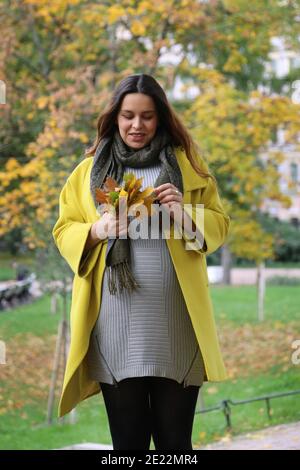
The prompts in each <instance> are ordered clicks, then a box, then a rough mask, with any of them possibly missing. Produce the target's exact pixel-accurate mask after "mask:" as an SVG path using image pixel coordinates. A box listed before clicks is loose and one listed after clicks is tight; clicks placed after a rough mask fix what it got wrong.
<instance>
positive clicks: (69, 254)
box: [52, 179, 103, 277]
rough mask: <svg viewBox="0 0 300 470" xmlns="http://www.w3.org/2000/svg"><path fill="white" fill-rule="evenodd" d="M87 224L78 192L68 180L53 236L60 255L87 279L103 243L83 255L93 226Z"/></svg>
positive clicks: (62, 193) (60, 200)
mask: <svg viewBox="0 0 300 470" xmlns="http://www.w3.org/2000/svg"><path fill="white" fill-rule="evenodd" d="M92 224H93V223H92V222H87V221H86V220H85V217H84V211H83V210H82V207H81V204H80V202H79V200H78V197H77V194H76V191H75V190H74V187H73V186H72V183H71V182H70V180H69V179H68V180H67V182H66V183H65V185H64V187H63V189H62V191H61V193H60V197H59V217H58V220H57V222H56V223H55V225H54V227H53V230H52V235H53V238H54V241H55V244H56V246H57V248H58V250H59V252H60V254H61V255H62V256H63V258H65V260H66V261H67V263H68V264H69V266H70V268H71V269H72V271H73V272H74V274H77V275H78V276H79V277H86V276H88V275H89V273H90V272H91V270H92V269H93V267H94V265H95V263H96V261H97V258H98V255H99V253H100V250H101V247H102V245H103V242H101V241H100V242H99V243H98V244H97V245H96V246H95V247H93V248H92V249H91V250H89V251H88V252H87V253H85V255H83V250H84V246H85V243H86V240H87V237H88V234H89V231H90V228H91V226H92Z"/></svg>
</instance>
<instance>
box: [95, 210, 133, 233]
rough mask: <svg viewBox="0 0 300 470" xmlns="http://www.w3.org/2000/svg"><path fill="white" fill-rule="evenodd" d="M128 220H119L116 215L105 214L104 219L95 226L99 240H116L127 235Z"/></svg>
mask: <svg viewBox="0 0 300 470" xmlns="http://www.w3.org/2000/svg"><path fill="white" fill-rule="evenodd" d="M127 229H128V225H127V219H126V217H125V218H121V219H120V220H119V218H118V217H116V215H115V214H112V213H110V212H105V213H104V214H103V215H102V217H101V218H100V219H99V220H97V222H95V223H94V224H93V231H94V233H95V234H96V237H97V238H98V239H99V240H105V239H106V238H116V237H120V236H122V235H125V234H127Z"/></svg>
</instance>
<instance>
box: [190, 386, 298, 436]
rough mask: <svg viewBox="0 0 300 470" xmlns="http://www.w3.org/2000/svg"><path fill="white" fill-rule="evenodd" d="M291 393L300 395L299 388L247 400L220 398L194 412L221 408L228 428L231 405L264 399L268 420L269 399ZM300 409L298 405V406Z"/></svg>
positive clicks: (270, 416)
mask: <svg viewBox="0 0 300 470" xmlns="http://www.w3.org/2000/svg"><path fill="white" fill-rule="evenodd" d="M291 395H300V390H293V391H289V392H283V393H272V394H270V395H263V396H261V397H254V398H250V399H248V400H231V399H230V398H229V399H226V400H222V401H221V402H220V403H219V404H218V405H215V406H212V407H209V408H203V409H200V410H196V411H195V414H198V413H209V412H210V411H218V410H221V411H222V412H223V414H224V417H225V421H226V428H227V429H228V430H230V429H232V423H231V412H232V407H233V406H239V405H246V404H248V403H253V402H257V401H264V402H265V405H266V411H267V414H268V418H269V420H271V419H272V415H271V406H270V401H271V400H274V399H275V398H281V397H288V396H291ZM299 409H300V407H299Z"/></svg>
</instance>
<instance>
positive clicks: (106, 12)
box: [0, 0, 300, 449]
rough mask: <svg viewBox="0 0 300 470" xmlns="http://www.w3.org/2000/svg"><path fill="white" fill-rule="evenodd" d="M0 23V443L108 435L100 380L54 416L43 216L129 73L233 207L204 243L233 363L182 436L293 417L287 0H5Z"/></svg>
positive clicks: (55, 381) (292, 19) (298, 119)
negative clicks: (184, 132) (182, 132)
mask: <svg viewBox="0 0 300 470" xmlns="http://www.w3.org/2000/svg"><path fill="white" fill-rule="evenodd" d="M0 24H1V37H2V41H1V42H2V44H1V50H0V103H1V104H0V250H1V252H0V340H1V341H2V342H1V345H2V350H1V351H2V352H1V358H0V359H1V361H0V362H1V364H0V449H53V448H60V447H63V446H69V445H72V444H76V443H83V442H96V443H103V444H108V445H110V444H111V442H110V434H109V428H108V422H107V418H106V414H105V410H104V405H103V400H102V395H98V396H96V397H93V398H92V399H89V400H87V401H86V402H84V403H82V404H81V405H80V406H78V407H77V409H76V412H75V413H72V414H70V415H69V416H68V417H67V418H65V419H62V420H58V419H57V400H58V397H59V393H60V388H61V381H62V373H63V368H64V364H65V357H66V350H67V347H68V314H69V309H70V300H71V299H70V289H71V285H72V273H71V271H70V270H69V268H68V267H67V265H66V263H65V262H64V260H62V259H61V257H60V256H59V254H58V252H57V249H56V247H55V246H54V243H53V239H52V235H51V232H52V227H53V225H54V223H55V221H56V219H57V216H58V197H59V193H60V190H61V188H62V186H63V184H64V182H65V181H66V178H67V177H68V175H69V174H70V173H71V171H72V170H73V169H74V168H75V166H76V165H77V164H78V163H79V162H80V161H81V160H82V159H83V158H84V151H85V149H86V148H87V147H88V146H89V145H90V144H91V143H92V142H93V141H94V138H95V129H96V121H97V117H98V115H99V114H100V113H101V112H102V111H103V109H104V108H105V106H106V104H107V102H108V100H109V97H110V94H111V92H112V90H113V89H114V87H115V85H116V84H117V83H118V82H119V81H120V80H121V79H122V78H123V77H125V76H127V75H129V74H132V73H141V72H143V73H149V74H153V75H154V76H155V78H156V79H157V80H158V81H159V83H160V84H161V85H162V86H163V88H164V89H165V90H166V92H167V95H168V98H169V100H170V101H171V103H172V105H173V107H174V108H175V110H176V112H177V113H178V115H179V116H180V117H181V118H182V120H183V121H184V123H185V124H186V126H187V127H188V129H189V130H190V132H191V135H192V136H193V138H194V139H195V141H196V142H197V143H198V144H199V145H200V148H201V151H202V155H203V157H204V158H205V159H206V160H207V162H208V163H209V166H210V168H211V170H212V171H213V173H214V174H215V175H216V177H217V180H218V185H219V190H220V194H221V197H222V199H223V201H224V206H225V209H226V211H227V212H228V214H229V215H230V218H231V228H230V234H229V236H228V240H227V243H226V245H225V246H224V247H223V248H222V249H220V250H218V251H217V252H216V253H214V254H212V255H211V256H209V257H208V258H207V263H208V265H209V279H210V284H211V287H210V289H211V295H212V299H213V304H214V309H215V314H216V320H217V325H218V330H219V335H220V340H221V346H222V350H223V353H224V359H225V362H226V366H227V369H228V372H229V376H230V379H229V380H228V381H227V382H224V383H213V384H212V383H209V384H205V385H204V387H203V390H202V393H201V395H200V397H199V403H198V405H197V411H204V410H207V409H208V408H210V407H216V408H218V409H216V410H214V411H210V412H206V413H196V415H195V422H194V431H193V444H194V447H197V446H198V447H199V446H202V445H204V444H207V443H208V442H211V441H214V440H218V439H223V440H230V439H232V436H234V435H236V434H240V433H245V432H249V431H251V430H257V429H262V428H264V427H266V426H270V425H271V424H280V423H288V422H292V421H294V422H295V421H300V395H298V394H297V393H296V392H297V391H298V392H299V390H300V374H299V372H300V364H299V354H298V355H297V344H298V343H297V341H299V340H300V289H299V287H300V237H299V234H300V148H299V144H300V139H299V135H300V105H299V103H300V81H299V80H298V78H299V75H300V49H299V38H300V30H299V27H300V2H299V1H298V0H294V1H293V0H290V1H289V0H268V1H265V0H253V1H252V2H249V1H246V0H156V1H155V2H150V1H147V0H144V1H135V0H121V1H118V2H116V1H110V0H106V1H100V2H95V1H89V0H86V1H82V0H60V1H59V0H53V1H51V2H49V1H46V0H1V3H0ZM199 302H201V298H199ZM58 340H59V341H58ZM298 347H299V344H298ZM285 392H293V394H291V395H287V396H282V397H278V398H274V399H272V400H270V401H268V400H267V401H264V400H262V401H254V402H251V403H247V404H244V405H236V406H235V405H232V404H230V402H227V401H226V400H228V399H231V400H233V401H239V400H251V399H253V398H257V397H263V396H270V395H273V394H280V393H283V394H284V393H285ZM225 405H226V406H227V408H226V406H225ZM228 406H229V408H228ZM268 406H269V408H268ZM224 412H225V414H224ZM226 412H228V413H229V412H231V414H230V423H229V424H231V427H229V426H228V420H229V415H228V413H227V421H226V419H225V417H226Z"/></svg>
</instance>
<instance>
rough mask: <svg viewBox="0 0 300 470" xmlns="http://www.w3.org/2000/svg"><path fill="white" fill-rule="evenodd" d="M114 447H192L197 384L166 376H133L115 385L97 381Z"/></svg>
mask: <svg viewBox="0 0 300 470" xmlns="http://www.w3.org/2000/svg"><path fill="white" fill-rule="evenodd" d="M100 386H101V389H102V393H103V398H104V403H105V407H106V411H107V416H108V421H109V427H110V433H111V436H112V441H113V448H114V450H148V449H149V446H150V441H151V435H152V437H153V441H154V445H155V449H156V450H191V449H193V447H192V430H193V421H194V413H195V408H196V403H197V398H198V393H199V388H200V387H198V386H196V385H190V386H188V387H185V388H184V387H183V383H182V384H179V383H178V382H176V381H175V380H172V379H168V378H165V377H133V378H128V379H124V380H121V381H120V382H118V384H117V386H115V385H110V384H107V383H102V382H100Z"/></svg>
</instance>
